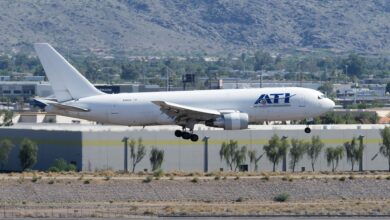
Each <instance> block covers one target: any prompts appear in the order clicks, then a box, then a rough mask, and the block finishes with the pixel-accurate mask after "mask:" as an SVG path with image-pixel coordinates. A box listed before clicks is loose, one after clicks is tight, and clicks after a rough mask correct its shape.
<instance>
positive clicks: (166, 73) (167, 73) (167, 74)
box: [165, 67, 170, 91]
mask: <svg viewBox="0 0 390 220" xmlns="http://www.w3.org/2000/svg"><path fill="white" fill-rule="evenodd" d="M165 75H166V77H167V91H169V90H170V89H169V71H168V67H166V69H165Z"/></svg>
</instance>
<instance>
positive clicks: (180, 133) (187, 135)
mask: <svg viewBox="0 0 390 220" xmlns="http://www.w3.org/2000/svg"><path fill="white" fill-rule="evenodd" d="M175 136H176V137H181V138H183V139H184V140H188V139H190V140H191V141H193V142H196V141H198V139H199V137H198V135H196V134H193V133H192V132H191V133H189V132H187V131H185V130H183V131H181V130H176V131H175Z"/></svg>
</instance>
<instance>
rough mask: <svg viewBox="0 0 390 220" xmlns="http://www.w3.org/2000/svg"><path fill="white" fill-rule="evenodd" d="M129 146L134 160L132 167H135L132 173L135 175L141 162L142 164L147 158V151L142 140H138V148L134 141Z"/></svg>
mask: <svg viewBox="0 0 390 220" xmlns="http://www.w3.org/2000/svg"><path fill="white" fill-rule="evenodd" d="M129 146H130V158H131V160H132V165H133V170H132V172H133V173H134V170H135V166H136V165H137V164H138V163H139V162H141V160H142V159H143V158H144V157H145V155H146V149H145V145H143V143H142V138H139V139H138V143H137V146H136V142H135V141H134V140H131V141H130V143H129Z"/></svg>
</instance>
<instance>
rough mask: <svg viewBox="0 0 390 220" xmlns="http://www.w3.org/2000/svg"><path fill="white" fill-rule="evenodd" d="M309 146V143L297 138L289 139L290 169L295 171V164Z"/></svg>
mask: <svg viewBox="0 0 390 220" xmlns="http://www.w3.org/2000/svg"><path fill="white" fill-rule="evenodd" d="M308 147H309V143H307V142H305V141H303V140H298V139H295V138H293V139H291V148H290V157H291V160H290V167H291V169H292V171H293V172H294V171H295V166H296V165H297V163H298V162H299V160H301V159H302V157H303V155H304V154H305V153H306V150H307V148H308Z"/></svg>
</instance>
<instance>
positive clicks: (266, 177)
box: [261, 175, 269, 181]
mask: <svg viewBox="0 0 390 220" xmlns="http://www.w3.org/2000/svg"><path fill="white" fill-rule="evenodd" d="M261 179H262V180H266V181H268V180H269V176H268V175H265V176H264V177H263V178H261Z"/></svg>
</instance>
